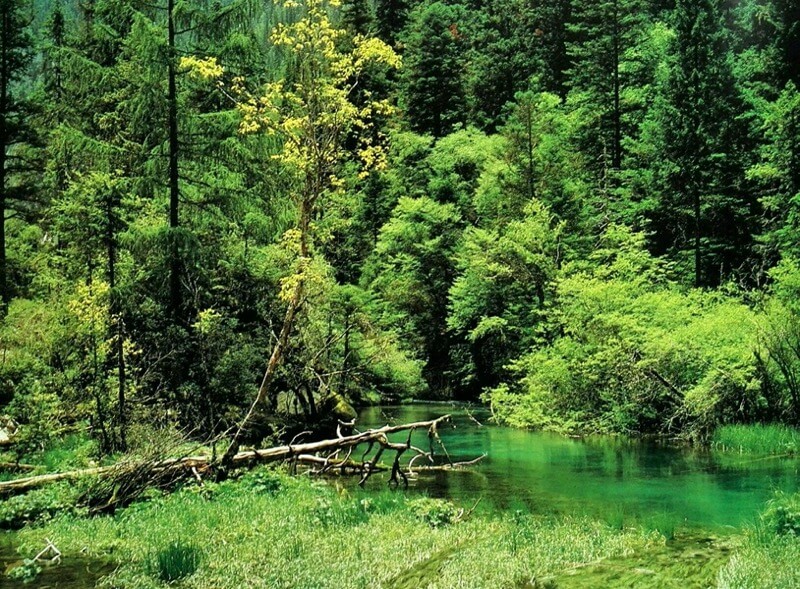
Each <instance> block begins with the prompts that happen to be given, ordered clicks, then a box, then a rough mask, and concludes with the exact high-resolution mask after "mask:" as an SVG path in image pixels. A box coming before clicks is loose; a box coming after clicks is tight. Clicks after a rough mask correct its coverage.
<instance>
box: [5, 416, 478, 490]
mask: <svg viewBox="0 0 800 589" xmlns="http://www.w3.org/2000/svg"><path fill="white" fill-rule="evenodd" d="M449 421H450V416H449V415H445V416H443V417H439V418H438V419H434V420H430V421H419V422H415V423H407V424H403V425H392V426H390V425H387V426H384V427H380V428H376V429H370V430H367V431H365V432H359V433H354V434H351V435H343V434H342V430H341V426H340V427H339V429H338V431H337V437H336V438H333V439H328V440H321V441H317V442H307V443H297V444H295V443H290V444H287V445H284V446H275V447H272V448H265V449H261V450H249V451H241V452H237V453H236V454H235V455H234V456H233V458H232V460H231V464H232V466H233V467H235V468H241V467H246V466H251V465H254V464H259V463H265V462H279V461H287V460H288V461H291V462H292V463H293V464H297V463H306V464H313V465H315V466H316V467H317V468H316V469H315V472H319V473H326V472H329V471H331V470H333V469H338V470H339V472H340V473H342V474H345V473H350V474H359V475H360V476H361V481H360V483H361V484H362V485H363V484H364V483H366V481H367V479H369V477H370V476H371V475H372V474H373V473H374V472H378V471H381V470H391V477H390V479H389V482H390V483H391V484H398V483H399V482H400V481H402V482H403V483H404V484H407V483H408V476H409V475H410V474H414V472H415V471H426V470H428V471H430V470H452V469H456V468H460V467H464V466H468V465H471V464H475V463H476V462H478V461H479V460H481V459H482V458H483V457H480V458H477V459H475V460H473V461H470V462H462V463H453V462H452V461H451V460H450V459H449V456H448V455H447V451H446V449H445V448H444V445H443V444H442V443H441V439H440V438H439V433H438V428H439V426H440V425H442V424H444V423H447V422H449ZM341 425H342V426H352V423H349V424H341ZM417 430H427V434H428V441H429V448H428V449H427V450H423V449H421V448H418V447H416V446H413V445H412V444H411V435H412V434H413V432H414V431H417ZM398 432H408V436H407V438H406V441H405V442H403V443H396V442H390V441H389V439H388V436H389V435H390V434H393V433H398ZM436 443H438V444H439V446H440V447H441V449H442V450H443V451H444V454H445V456H447V458H448V462H447V464H445V465H434V464H433V457H434V447H435V444H436ZM362 444H366V445H367V450H366V451H365V452H364V453H363V454H362V457H361V460H360V461H356V460H354V459H353V458H352V454H353V451H354V449H355V448H356V447H357V446H359V445H362ZM376 447H377V449H376V451H375V454H374V455H373V457H372V458H370V459H367V456H368V455H369V453H370V452H371V451H372V449H373V448H376ZM387 450H388V451H394V453H395V455H394V459H393V461H392V464H391V467H386V466H384V465H382V464H380V462H379V461H380V458H381V457H382V456H383V454H384V453H385V452H386V451H387ZM407 452H410V453H412V454H413V455H414V456H413V457H412V458H411V460H410V462H409V464H408V466H407V467H406V468H407V471H404V470H403V468H402V466H401V463H400V459H401V458H402V456H403V455H405V454H406V453H407ZM342 453H344V457H342V456H341V454H342ZM418 459H424V460H426V461H427V462H428V463H429V464H428V465H426V466H417V467H414V462H415V461H416V460H418ZM213 468H214V463H213V462H212V458H211V457H210V456H206V455H198V456H185V457H182V458H170V459H166V460H150V461H139V462H135V461H132V462H128V463H121V464H117V465H114V466H102V467H97V468H87V469H83V470H75V471H70V472H63V473H51V474H44V475H38V476H30V477H25V478H18V479H14V480H10V481H2V482H0V496H3V495H13V494H17V493H24V492H27V491H29V490H32V489H36V488H39V487H43V486H45V485H48V484H50V483H56V482H59V481H70V480H76V479H80V478H84V477H95V478H100V479H103V478H115V477H124V476H125V475H126V474H129V473H133V472H148V473H150V474H152V476H153V477H154V478H157V479H161V480H164V479H167V478H170V477H171V478H174V479H178V478H181V477H194V478H195V479H197V480H199V481H201V482H202V474H204V473H207V472H209V471H211V470H213Z"/></svg>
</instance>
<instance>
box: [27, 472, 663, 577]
mask: <svg viewBox="0 0 800 589" xmlns="http://www.w3.org/2000/svg"><path fill="white" fill-rule="evenodd" d="M459 513H460V509H456V508H455V507H453V506H452V505H451V504H448V503H445V502H440V501H436V500H432V499H426V498H408V497H406V496H405V495H404V494H402V493H390V492H386V493H384V494H377V495H376V494H372V495H370V496H368V497H367V496H354V495H351V494H349V493H348V492H345V491H337V490H336V489H335V488H334V487H332V486H330V485H328V484H324V483H318V482H316V483H315V482H312V481H309V480H306V479H302V478H299V479H291V478H287V477H285V476H283V475H279V474H275V473H272V472H271V471H266V470H261V471H257V472H254V473H250V474H248V475H246V476H245V477H244V478H243V479H242V480H240V481H237V482H229V483H223V484H220V485H207V486H206V487H205V488H203V489H198V488H187V489H185V490H183V491H180V492H177V493H174V494H172V495H170V496H164V497H157V498H154V499H152V500H151V501H149V502H145V503H141V504H137V505H134V506H132V507H129V508H128V509H126V510H124V511H122V512H120V513H118V514H117V515H116V516H115V517H98V518H92V519H86V518H81V517H79V516H77V515H63V516H57V517H55V518H54V519H52V520H50V521H48V522H47V523H46V524H44V525H41V526H38V527H29V528H26V529H24V530H22V531H21V533H20V538H21V541H22V545H21V550H22V551H23V553H24V554H26V555H27V554H35V553H36V552H38V550H39V549H41V546H42V545H43V543H44V538H45V537H47V538H50V539H52V540H53V541H54V542H55V544H56V545H57V546H58V547H59V548H60V549H61V550H62V551H63V552H64V553H65V556H66V558H69V557H70V556H71V555H77V554H79V553H83V554H88V555H90V556H94V557H98V558H103V559H109V558H110V559H113V560H117V561H119V562H120V568H119V569H118V570H117V572H116V573H114V575H113V577H112V578H111V579H110V580H109V586H115V587H130V588H133V587H135V588H145V587H162V586H164V585H163V584H164V582H166V581H168V580H174V579H176V578H181V577H183V574H184V573H192V571H193V570H194V569H195V568H196V572H194V573H193V574H187V576H186V577H185V578H184V579H183V581H182V582H183V584H184V586H187V587H196V588H214V589H225V588H231V589H233V588H239V587H264V588H279V587H281V588H282V587H286V588H289V587H291V588H296V589H302V588H308V589H311V588H313V589H322V588H325V587H331V588H337V589H340V588H374V587H395V588H402V587H408V588H415V587H426V586H433V587H441V588H444V587H453V588H455V587H459V588H468V587H474V588H476V589H478V588H485V587H526V586H527V587H533V586H537V585H536V583H537V582H540V581H541V580H542V579H546V578H548V577H551V576H553V575H556V574H559V573H562V572H564V571H566V570H569V569H571V568H574V567H579V566H581V565H583V564H585V563H589V562H594V561H597V560H598V559H603V558H609V557H621V556H625V555H628V554H632V553H634V552H636V551H643V550H647V549H650V548H652V547H654V546H659V545H663V544H664V542H665V540H664V538H663V536H661V535H659V534H658V533H657V532H648V531H646V530H642V529H626V530H614V529H612V528H611V527H610V526H609V525H607V524H605V523H602V522H595V521H591V520H588V519H582V518H571V517H559V518H554V517H540V516H532V515H529V514H524V513H520V512H515V513H513V514H505V515H489V514H472V515H471V516H470V517H467V518H465V519H464V520H463V521H458V522H456V521H454V520H456V519H458V515H459Z"/></svg>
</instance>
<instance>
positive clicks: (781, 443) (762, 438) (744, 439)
mask: <svg viewBox="0 0 800 589" xmlns="http://www.w3.org/2000/svg"><path fill="white" fill-rule="evenodd" d="M712 447H713V448H714V449H716V450H722V451H726V452H739V453H741V454H762V455H780V454H792V455H794V454H797V453H798V452H800V430H797V429H795V428H791V427H788V426H785V425H777V424H769V425H762V424H754V425H724V426H722V427H720V428H717V430H716V431H715V432H714V437H713V439H712Z"/></svg>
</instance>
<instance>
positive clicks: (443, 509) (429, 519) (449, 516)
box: [408, 497, 458, 528]
mask: <svg viewBox="0 0 800 589" xmlns="http://www.w3.org/2000/svg"><path fill="white" fill-rule="evenodd" d="M408 506H409V507H410V508H411V512H412V513H413V514H414V515H415V516H416V518H417V519H418V520H420V521H424V522H426V523H427V524H428V525H430V526H431V527H432V528H438V527H440V526H446V525H448V524H452V523H454V522H455V521H456V520H457V519H458V510H457V509H456V506H455V505H453V504H452V503H450V502H449V501H445V500H443V499H431V498H429V497H423V498H421V499H414V500H413V501H409V502H408Z"/></svg>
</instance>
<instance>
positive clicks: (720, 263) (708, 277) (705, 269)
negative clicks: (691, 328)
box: [652, 0, 753, 286]
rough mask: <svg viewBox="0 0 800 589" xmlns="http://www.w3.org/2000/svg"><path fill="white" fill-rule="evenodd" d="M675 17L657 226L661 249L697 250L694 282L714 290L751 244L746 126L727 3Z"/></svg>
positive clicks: (663, 111)
mask: <svg viewBox="0 0 800 589" xmlns="http://www.w3.org/2000/svg"><path fill="white" fill-rule="evenodd" d="M674 19H675V20H674V34H675V37H674V40H673V43H672V53H673V58H674V61H673V67H672V70H671V72H670V76H669V81H668V83H667V87H666V89H665V92H664V99H663V103H661V105H660V108H658V109H657V113H658V115H657V116H658V118H657V123H658V125H659V126H660V128H661V133H662V134H663V145H662V146H661V149H660V150H659V151H658V153H657V157H658V161H655V162H652V165H653V166H654V167H660V170H661V177H662V180H663V182H664V193H663V195H662V199H661V202H660V203H659V212H658V215H657V217H656V218H655V220H654V221H655V222H654V229H655V231H656V236H657V237H656V239H657V241H658V242H659V246H660V247H659V248H658V249H660V250H662V251H673V252H675V253H678V252H682V251H683V252H685V251H687V250H690V251H692V253H693V258H694V260H693V262H694V263H693V269H692V273H693V275H694V283H695V285H696V286H707V285H714V284H717V283H719V281H720V280H721V279H724V278H725V277H726V276H729V275H730V274H731V272H732V271H733V270H735V269H736V268H737V267H738V266H739V264H740V263H741V262H742V261H743V260H744V256H745V255H746V252H747V250H748V247H747V246H749V245H750V240H751V232H752V227H751V223H752V219H751V216H750V215H751V212H752V209H751V207H752V205H753V203H752V202H751V201H750V199H748V197H746V195H745V194H744V193H743V191H742V189H741V182H742V178H743V171H742V164H741V161H740V159H739V158H740V157H741V152H742V149H741V146H742V143H743V141H744V140H745V136H746V129H745V128H743V126H742V124H741V122H740V121H739V120H738V119H737V114H738V113H740V112H742V110H743V107H742V104H741V101H740V98H739V96H738V93H737V88H736V85H735V81H734V78H733V73H732V69H731V56H730V52H729V42H728V34H727V31H726V29H725V27H724V24H723V18H722V14H721V11H720V9H719V0H679V1H678V2H677V6H676V9H675V13H674ZM659 162H660V163H659ZM662 248H663V249H662ZM687 266H689V264H687ZM689 267H691V266H689Z"/></svg>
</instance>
